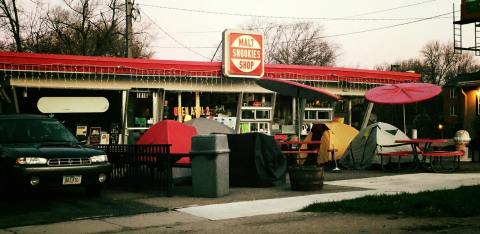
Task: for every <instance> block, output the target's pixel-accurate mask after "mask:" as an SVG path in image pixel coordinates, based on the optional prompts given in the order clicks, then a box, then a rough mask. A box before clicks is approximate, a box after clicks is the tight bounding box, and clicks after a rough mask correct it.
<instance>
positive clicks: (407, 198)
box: [301, 186, 480, 217]
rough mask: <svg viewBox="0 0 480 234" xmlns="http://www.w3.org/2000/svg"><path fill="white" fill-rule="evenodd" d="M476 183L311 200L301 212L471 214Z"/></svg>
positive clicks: (477, 206) (479, 189)
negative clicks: (339, 199) (455, 187)
mask: <svg viewBox="0 0 480 234" xmlns="http://www.w3.org/2000/svg"><path fill="white" fill-rule="evenodd" d="M479 197H480V186H464V187H460V188H458V189H453V190H440V191H429V192H421V193H417V194H409V193H402V194H397V195H371V196H366V197H362V198H357V199H352V200H345V201H339V202H328V203H315V204H312V205H309V206H307V207H306V208H304V209H302V210H301V211H304V212H342V213H362V214H393V215H401V216H411V217H471V216H478V215H480V213H479V212H478V211H479V210H480V199H478V198H479Z"/></svg>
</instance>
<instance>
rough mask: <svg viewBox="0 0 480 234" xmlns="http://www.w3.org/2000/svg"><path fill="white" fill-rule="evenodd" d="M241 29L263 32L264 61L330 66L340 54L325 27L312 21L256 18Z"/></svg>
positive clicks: (219, 59) (217, 56)
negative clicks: (278, 21)
mask: <svg viewBox="0 0 480 234" xmlns="http://www.w3.org/2000/svg"><path fill="white" fill-rule="evenodd" d="M242 28H244V29H246V30H252V31H259V32H262V34H263V36H264V46H265V63H276V64H296V65H317V66H331V65H334V64H335V61H336V59H337V56H338V55H337V49H338V47H337V46H336V45H335V44H334V43H332V42H328V41H325V40H323V39H322V38H321V33H322V31H323V30H322V28H321V27H320V26H318V25H316V24H314V23H311V22H303V23H295V24H288V25H285V24H283V25H282V24H276V23H272V22H267V21H262V20H254V21H252V22H250V23H248V24H247V25H244V26H243V27H242ZM221 54H222V51H219V52H218V53H217V54H216V56H215V60H216V61H221V58H222V56H221Z"/></svg>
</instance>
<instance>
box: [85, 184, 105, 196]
mask: <svg viewBox="0 0 480 234" xmlns="http://www.w3.org/2000/svg"><path fill="white" fill-rule="evenodd" d="M101 191H102V187H101V186H99V185H88V186H87V187H85V193H86V194H87V196H99V195H100V193H101Z"/></svg>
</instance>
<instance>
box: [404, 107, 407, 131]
mask: <svg viewBox="0 0 480 234" xmlns="http://www.w3.org/2000/svg"><path fill="white" fill-rule="evenodd" d="M403 132H404V133H405V134H407V125H406V124H405V104H403Z"/></svg>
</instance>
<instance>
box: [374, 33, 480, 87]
mask: <svg viewBox="0 0 480 234" xmlns="http://www.w3.org/2000/svg"><path fill="white" fill-rule="evenodd" d="M392 66H394V68H395V69H392ZM375 69H377V70H385V71H388V70H395V71H415V72H416V73H419V74H420V75H421V78H422V81H423V82H426V83H432V84H437V85H440V86H442V85H444V84H445V83H446V82H447V81H448V80H450V79H452V78H455V77H457V76H458V75H460V74H462V73H470V72H475V71H478V70H479V69H480V66H479V65H478V64H477V63H476V62H475V59H474V57H473V55H472V54H471V53H464V54H455V53H454V51H453V45H452V43H446V44H441V43H440V42H438V41H432V42H429V43H427V44H426V45H425V46H424V47H423V49H422V50H421V51H420V58H413V59H407V60H399V61H396V62H395V63H394V64H393V65H390V64H386V63H384V64H381V65H377V66H375Z"/></svg>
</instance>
